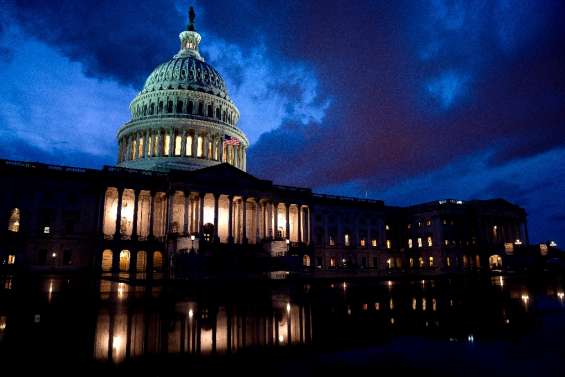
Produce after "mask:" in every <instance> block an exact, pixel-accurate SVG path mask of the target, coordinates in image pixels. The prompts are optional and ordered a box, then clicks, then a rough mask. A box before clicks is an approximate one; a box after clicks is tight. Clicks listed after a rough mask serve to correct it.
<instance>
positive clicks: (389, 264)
mask: <svg viewBox="0 0 565 377" xmlns="http://www.w3.org/2000/svg"><path fill="white" fill-rule="evenodd" d="M386 266H387V268H388V269H391V268H392V259H391V258H388V259H387V260H386Z"/></svg>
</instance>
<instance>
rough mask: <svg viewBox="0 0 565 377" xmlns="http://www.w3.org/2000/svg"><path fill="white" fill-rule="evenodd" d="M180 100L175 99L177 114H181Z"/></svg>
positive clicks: (181, 103)
mask: <svg viewBox="0 0 565 377" xmlns="http://www.w3.org/2000/svg"><path fill="white" fill-rule="evenodd" d="M182 105H183V102H182V101H177V114H182Z"/></svg>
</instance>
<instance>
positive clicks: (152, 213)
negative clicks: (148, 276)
mask: <svg viewBox="0 0 565 377" xmlns="http://www.w3.org/2000/svg"><path fill="white" fill-rule="evenodd" d="M149 195H150V196H151V203H150V204H149V207H150V208H149V212H150V213H149V236H148V238H150V239H151V238H153V221H155V191H153V190H151V192H150V194H149ZM148 253H149V252H148ZM147 256H148V257H149V254H148V255H147Z"/></svg>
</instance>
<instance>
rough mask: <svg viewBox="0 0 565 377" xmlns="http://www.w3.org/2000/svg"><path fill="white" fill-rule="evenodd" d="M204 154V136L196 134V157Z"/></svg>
mask: <svg viewBox="0 0 565 377" xmlns="http://www.w3.org/2000/svg"><path fill="white" fill-rule="evenodd" d="M203 155H204V138H203V137H202V136H198V142H197V145H196V157H202V156H203Z"/></svg>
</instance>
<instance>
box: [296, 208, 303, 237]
mask: <svg viewBox="0 0 565 377" xmlns="http://www.w3.org/2000/svg"><path fill="white" fill-rule="evenodd" d="M296 207H297V209H298V234H297V236H298V237H297V238H298V242H302V206H301V205H300V204H298V205H297V206H296Z"/></svg>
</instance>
